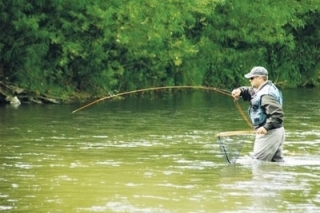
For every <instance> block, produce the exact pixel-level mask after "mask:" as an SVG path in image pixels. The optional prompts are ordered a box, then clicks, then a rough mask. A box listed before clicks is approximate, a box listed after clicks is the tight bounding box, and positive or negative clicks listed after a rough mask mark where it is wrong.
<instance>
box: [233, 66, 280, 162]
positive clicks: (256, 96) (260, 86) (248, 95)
mask: <svg viewBox="0 0 320 213" xmlns="http://www.w3.org/2000/svg"><path fill="white" fill-rule="evenodd" d="M245 78H247V79H249V80H250V83H251V87H245V86H243V87H239V88H237V89H234V90H233V91H232V92H231V95H232V97H233V98H234V99H238V98H239V97H240V96H241V97H242V99H243V100H244V101H250V106H249V111H248V112H249V116H250V119H251V122H252V124H253V127H254V129H255V131H256V133H257V134H256V137H255V142H254V148H253V153H252V158H254V159H258V160H262V161H272V162H283V161H284V160H283V144H284V140H285V130H284V127H283V115H284V113H283V109H282V94H281V92H280V91H279V89H278V88H277V87H276V86H275V85H274V84H273V83H272V82H271V81H269V80H268V71H267V70H266V69H265V68H264V67H261V66H257V67H253V68H252V69H251V71H250V72H249V73H248V74H246V75H245Z"/></svg>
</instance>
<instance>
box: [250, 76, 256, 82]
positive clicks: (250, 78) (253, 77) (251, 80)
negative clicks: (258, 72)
mask: <svg viewBox="0 0 320 213" xmlns="http://www.w3.org/2000/svg"><path fill="white" fill-rule="evenodd" d="M256 77H257V76H254V77H251V78H249V79H250V81H252V80H253V79H255V78H256Z"/></svg>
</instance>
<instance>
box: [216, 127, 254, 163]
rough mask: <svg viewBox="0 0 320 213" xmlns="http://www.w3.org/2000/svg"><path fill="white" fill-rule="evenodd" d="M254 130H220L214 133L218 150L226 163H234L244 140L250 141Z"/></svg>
mask: <svg viewBox="0 0 320 213" xmlns="http://www.w3.org/2000/svg"><path fill="white" fill-rule="evenodd" d="M254 136H255V132H254V131H232V132H220V133H219V134H217V135H216V137H217V140H218V143H219V146H220V151H221V154H222V156H223V158H224V159H225V161H226V162H227V163H235V162H236V161H237V159H238V157H239V155H240V153H241V150H242V147H243V144H244V143H245V142H252V141H253V138H254Z"/></svg>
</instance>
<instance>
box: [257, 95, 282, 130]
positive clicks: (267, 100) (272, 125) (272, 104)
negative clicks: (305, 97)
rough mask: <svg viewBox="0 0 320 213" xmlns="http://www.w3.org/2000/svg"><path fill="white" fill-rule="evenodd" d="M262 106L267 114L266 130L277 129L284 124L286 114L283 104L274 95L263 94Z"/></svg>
mask: <svg viewBox="0 0 320 213" xmlns="http://www.w3.org/2000/svg"><path fill="white" fill-rule="evenodd" d="M261 107H262V108H263V109H264V110H265V113H266V114H267V120H266V123H265V124H264V125H263V127H264V128H265V129H266V130H271V129H276V128H279V127H281V126H282V123H283V115H284V113H283V110H282V106H281V105H280V104H279V103H278V101H277V100H276V99H275V98H274V97H273V96H271V95H264V96H262V98H261Z"/></svg>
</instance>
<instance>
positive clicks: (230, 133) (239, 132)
mask: <svg viewBox="0 0 320 213" xmlns="http://www.w3.org/2000/svg"><path fill="white" fill-rule="evenodd" d="M254 134H256V132H255V131H253V130H244V131H229V132H219V133H218V134H216V137H227V136H235V135H254Z"/></svg>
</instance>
